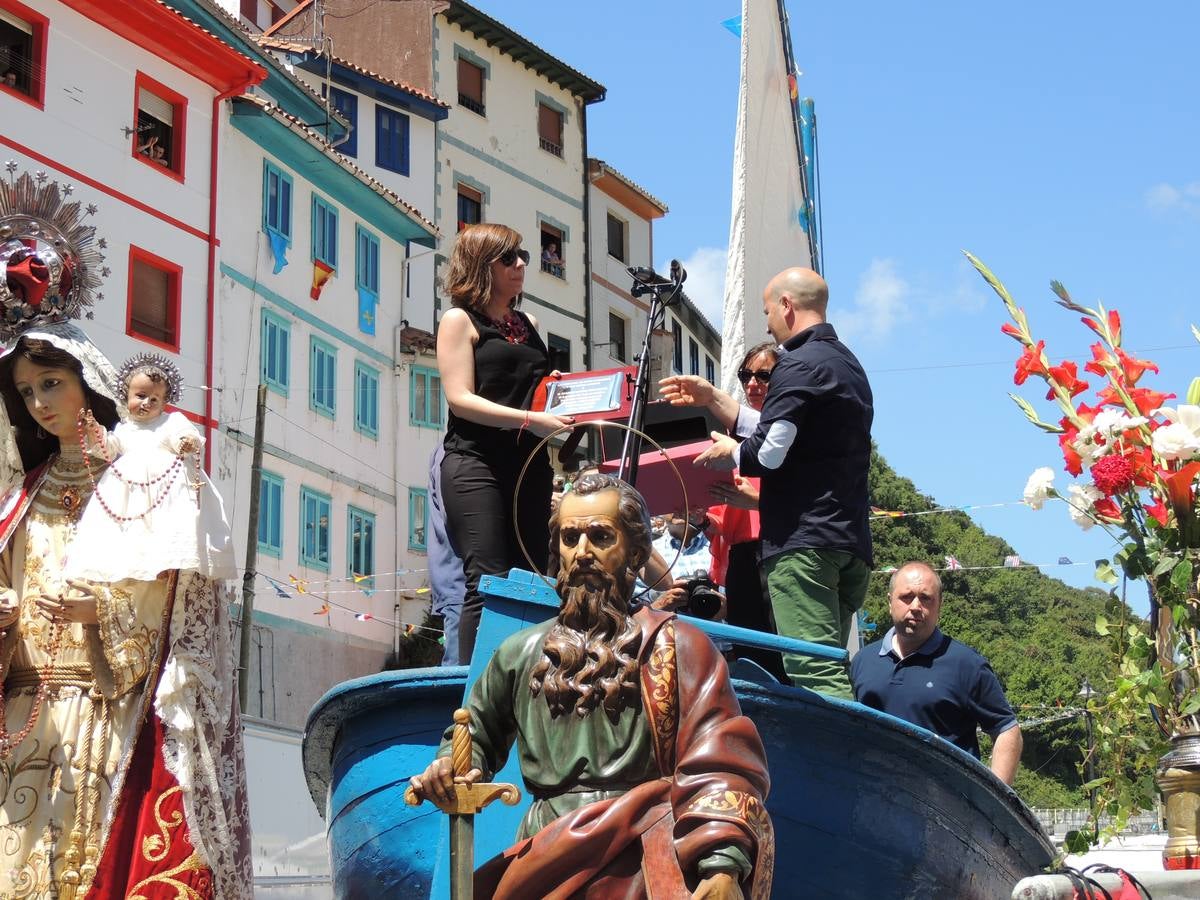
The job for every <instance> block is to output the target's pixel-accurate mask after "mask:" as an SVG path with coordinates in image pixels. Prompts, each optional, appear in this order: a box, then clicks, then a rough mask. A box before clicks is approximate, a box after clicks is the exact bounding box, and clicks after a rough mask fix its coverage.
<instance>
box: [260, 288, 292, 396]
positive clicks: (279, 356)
mask: <svg viewBox="0 0 1200 900" xmlns="http://www.w3.org/2000/svg"><path fill="white" fill-rule="evenodd" d="M261 332H262V333H261V342H260V343H261V346H260V348H259V356H260V376H261V378H262V381H263V384H265V385H267V386H268V387H269V388H270V389H271V390H273V391H275V393H277V394H282V395H283V396H285V397H286V396H287V395H288V384H289V382H290V380H291V374H290V371H289V359H288V357H289V354H290V351H291V343H292V326H291V323H290V322H288V320H287V319H285V318H283V317H282V316H280V315H278V314H276V313H273V312H271V311H270V310H268V309H264V310H263V312H262V328H261Z"/></svg>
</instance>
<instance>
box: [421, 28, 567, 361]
mask: <svg viewBox="0 0 1200 900" xmlns="http://www.w3.org/2000/svg"><path fill="white" fill-rule="evenodd" d="M434 25H435V59H434V79H435V80H434V84H435V91H436V93H437V95H438V96H440V97H442V98H443V99H444V100H446V102H448V103H452V104H454V105H453V106H452V107H451V109H450V115H449V116H448V117H447V118H446V119H445V120H444V121H442V122H440V123H439V124H438V133H439V143H438V169H437V216H438V219H437V222H438V227H439V228H440V229H441V231H442V234H443V239H442V245H441V248H440V251H441V253H442V254H443V255H445V256H449V254H450V252H451V250H452V249H453V246H454V235H455V233H456V232H457V203H458V199H457V182H458V180H459V179H460V178H463V177H464V176H465V178H466V179H467V181H466V183H467V184H468V185H469V186H471V187H474V188H476V189H480V186H482V190H483V192H484V193H485V194H486V197H485V202H484V209H483V220H484V221H486V222H498V223H502V224H505V225H508V226H510V227H512V228H515V229H516V230H517V231H519V232H521V234H522V236H523V238H524V246H525V248H526V249H528V250H529V252H530V254H531V256H532V257H533V260H532V262H531V264H530V267H529V272H528V274H527V275H526V278H525V290H526V301H525V307H524V309H525V311H526V312H528V313H531V314H532V315H533V316H534V317H535V318H536V319H537V320H538V324H539V326H540V331H541V333H542V336H543V338H544V337H545V336H546V335H547V334H548V333H551V332H552V333H554V334H556V335H559V336H561V337H564V338H567V339H568V340H570V342H571V364H572V367H573V368H574V369H576V370H582V369H583V361H584V341H585V325H584V322H583V321H581V319H582V317H583V315H584V291H585V284H584V277H583V276H584V271H583V241H584V233H583V232H584V229H583V190H584V188H583V171H584V169H583V113H582V106H581V101H578V100H577V99H576V98H575V97H574V96H573V95H572V94H571V93H570V92H569V91H566V90H563V89H562V88H560V87H558V86H556V85H554V84H552V83H551V82H550V81H548V80H547V79H545V78H543V77H542V76H540V75H537V74H536V73H535V72H533V71H532V70H530V69H528V68H526V67H525V66H524V65H523V64H521V63H518V62H516V61H515V60H513V59H512V58H511V57H509V56H506V55H504V54H502V53H499V52H498V51H496V50H494V49H493V48H491V47H489V46H488V45H487V44H486V43H484V42H483V41H481V40H479V39H477V38H475V37H474V36H473V35H471V34H470V33H469V32H466V31H464V30H462V29H461V28H459V27H458V26H457V25H452V24H450V23H447V22H446V20H445V19H444V18H442V17H440V16H439V17H435V19H434ZM456 45H457V46H458V47H461V48H465V49H466V50H468V51H469V52H470V53H472V54H474V55H475V57H477V58H478V59H480V60H482V61H484V62H485V63H486V65H487V68H488V77H487V78H486V79H485V83H484V101H485V106H486V112H487V115H486V116H480V115H478V114H476V113H474V112H472V111H471V110H469V109H467V108H466V107H463V106H459V105H457V99H458V63H457V58H456V56H455V46H456ZM539 93H540V94H542V95H543V96H544V97H547V98H549V99H550V100H552V101H553V102H554V103H557V104H558V105H559V106H561V107H563V108H564V109H565V110H566V117H565V121H564V123H563V155H562V157H561V158H560V157H558V156H555V155H554V154H552V153H549V152H547V151H546V150H543V149H541V147H540V146H539V144H538V129H537V116H538V112H537V104H538V94H539ZM542 218H545V220H546V221H547V223H548V224H551V225H558V226H565V231H566V236H565V238H566V239H565V240H564V242H563V244H562V247H561V248H560V254H561V256H562V258H563V262H564V267H563V274H564V276H565V277H564V278H558V277H555V276H554V275H551V274H547V273H544V272H542V271H541V270H540V266H539V262H538V260H539V257H540V254H541V242H540V241H541V239H540V228H539V223H540V221H542ZM539 301H542V302H539ZM444 303H445V301H443V305H444ZM547 304H549V305H547ZM551 307H557V308H558V309H554V308H551ZM559 310H565V311H566V312H567V313H569V314H567V315H564V314H563V312H560V311H559Z"/></svg>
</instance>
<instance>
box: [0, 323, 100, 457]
mask: <svg viewBox="0 0 1200 900" xmlns="http://www.w3.org/2000/svg"><path fill="white" fill-rule="evenodd" d="M18 359H27V360H29V362H31V363H33V364H34V365H36V366H45V367H47V368H54V369H66V370H67V371H69V372H74V373H75V376H76V377H77V378H78V379H79V383H80V385H81V386H82V387H83V396H84V399H85V401H86V403H87V408H88V409H90V410H91V411H92V415H93V416H95V417H96V421H97V422H99V423H100V424H101V425H103V426H104V427H105V428H107V429H110V430H111V429H112V428H114V427H116V424H117V423H118V422H119V421H121V418H120V416H118V415H117V404H116V403H114V402H113V401H112V400H109V399H108V398H107V397H104V396H101V395H100V394H97V393H96V392H95V391H93V390H92V389H91V388H90V387H88V383H87V380H86V379H85V378H84V377H83V365H82V364H81V363H80V362H79V360H77V359H76V358H75V357H73V356H72V355H71V354H70V353H68V352H67V351H66V350H60V349H59V348H58V347H56V346H54V345H53V344H52V343H50V342H49V341H45V340H42V339H41V338H30V337H23V338H21V339H20V340H18V341H17V346H16V347H15V348H14V349H13V351H12V353H10V354H8V356H6V357H4V358H3V359H0V396H3V398H4V408H5V410H7V412H8V421H9V422H11V423H12V427H13V428H14V429H15V431H16V437H17V449H18V450H19V451H20V453H21V468H23V469H24V470H25V471H26V472H29V471H31V470H32V469H34V468H35V467H37V466H38V465H40V464H41V463H43V462H45V461H46V460H47V459H49V458H50V456H51V454H53V453H54V452H55V451H57V450H58V438H56V437H55V436H54V435H52V434H46V433H45V432H43V431H42V430H41V429H40V428H38V425H37V423H36V422H35V421H33V416H31V415H30V414H29V410H28V409H26V408H25V399H24V398H23V397H22V396H21V395H20V394H18V393H17V386H16V383H15V382H14V381H13V367H14V366H15V365H16V364H17V360H18Z"/></svg>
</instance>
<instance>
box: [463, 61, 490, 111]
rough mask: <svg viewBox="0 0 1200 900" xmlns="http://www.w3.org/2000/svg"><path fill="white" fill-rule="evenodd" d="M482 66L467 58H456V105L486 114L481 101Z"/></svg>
mask: <svg viewBox="0 0 1200 900" xmlns="http://www.w3.org/2000/svg"><path fill="white" fill-rule="evenodd" d="M483 76H484V73H483V68H482V67H481V66H477V65H475V63H473V62H470V61H469V60H466V59H463V58H462V57H461V56H460V57H459V58H458V105H459V106H465V107H466V108H467V109H469V110H470V111H471V112H473V113H478V114H479V115H481V116H485V115H487V107H486V106H484V103H483Z"/></svg>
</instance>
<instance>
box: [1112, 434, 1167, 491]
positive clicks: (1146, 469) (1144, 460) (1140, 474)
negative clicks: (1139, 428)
mask: <svg viewBox="0 0 1200 900" xmlns="http://www.w3.org/2000/svg"><path fill="white" fill-rule="evenodd" d="M1131 433H1133V432H1126V434H1131ZM1121 455H1122V456H1124V457H1125V459H1126V460H1128V461H1129V465H1130V466H1132V467H1133V483H1134V484H1136V485H1138V486H1139V487H1150V485H1152V484H1154V480H1155V478H1156V477H1157V476H1158V474H1159V470H1158V469H1156V468H1155V466H1154V454H1153V453H1152V452H1151V451H1150V448H1149V447H1147V446H1145V445H1144V444H1140V443H1139V444H1137V445H1135V446H1131V447H1127V448H1126V450H1125V451H1124V452H1123V453H1122V454H1121Z"/></svg>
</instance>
